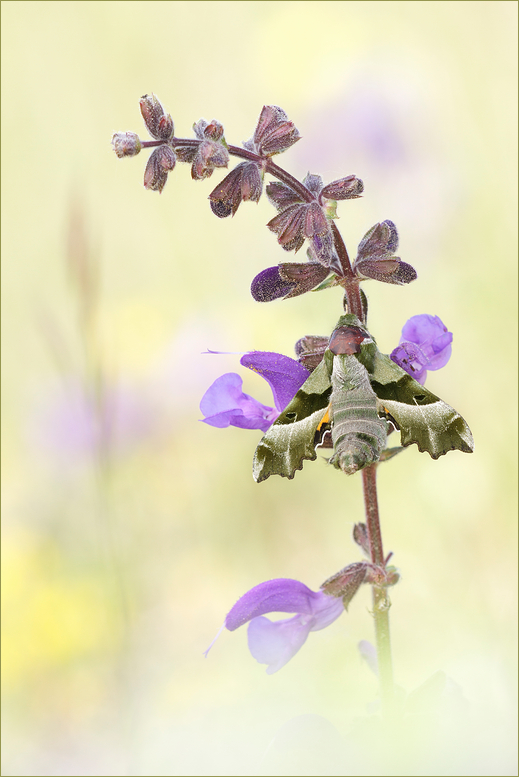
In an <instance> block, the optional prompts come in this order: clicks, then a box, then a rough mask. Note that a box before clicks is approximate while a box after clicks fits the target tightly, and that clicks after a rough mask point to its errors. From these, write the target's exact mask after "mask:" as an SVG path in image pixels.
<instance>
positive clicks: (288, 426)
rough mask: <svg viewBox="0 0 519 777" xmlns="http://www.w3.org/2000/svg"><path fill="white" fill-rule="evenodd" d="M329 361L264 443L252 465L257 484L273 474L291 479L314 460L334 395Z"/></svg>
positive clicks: (301, 390) (325, 360)
mask: <svg viewBox="0 0 519 777" xmlns="http://www.w3.org/2000/svg"><path fill="white" fill-rule="evenodd" d="M328 364H329V360H327V359H323V360H322V361H321V362H320V364H318V366H317V367H316V368H315V370H314V371H313V372H312V373H311V375H310V377H309V378H308V379H307V380H306V381H305V383H303V385H302V386H301V388H300V389H299V391H298V392H297V394H296V395H295V397H294V398H293V400H292V401H291V402H290V403H289V404H288V405H287V407H286V408H285V409H284V411H283V412H282V413H281V414H280V416H279V417H278V419H277V420H276V421H275V423H273V424H272V426H271V427H270V429H268V430H267V432H266V433H265V435H264V436H263V437H262V439H261V440H260V442H259V444H258V447H257V448H256V452H255V453H254V461H253V465H252V474H253V477H254V480H255V481H256V482H257V483H261V481H262V480H266V479H267V478H268V477H270V475H281V477H286V478H289V480H291V479H292V478H293V477H294V475H295V473H296V470H298V469H303V462H304V461H305V460H309V461H314V459H316V458H317V454H316V452H315V437H316V433H317V431H318V430H319V427H320V426H321V423H322V420H323V418H324V416H325V415H326V412H327V409H328V405H329V401H330V392H331V383H330V372H331V371H330V370H329V369H328Z"/></svg>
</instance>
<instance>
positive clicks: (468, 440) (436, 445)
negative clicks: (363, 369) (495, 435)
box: [360, 349, 474, 459]
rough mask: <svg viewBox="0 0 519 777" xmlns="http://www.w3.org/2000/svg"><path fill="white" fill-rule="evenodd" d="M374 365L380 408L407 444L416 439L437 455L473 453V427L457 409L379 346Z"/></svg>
mask: <svg viewBox="0 0 519 777" xmlns="http://www.w3.org/2000/svg"><path fill="white" fill-rule="evenodd" d="M360 358H362V353H361V354H360ZM371 365H372V366H371V369H370V372H369V378H370V381H371V385H372V387H373V390H374V392H375V394H376V395H377V397H378V400H379V411H380V412H381V413H385V414H386V415H388V416H389V417H390V419H391V420H392V421H394V422H395V425H396V426H397V428H398V429H399V430H400V436H401V444H402V445H403V446H404V447H405V446H407V445H411V444H412V443H416V445H417V446H418V449H419V450H420V451H421V452H422V453H423V452H424V451H427V453H429V454H430V456H431V457H432V458H433V459H437V458H439V456H442V455H443V454H444V453H447V452H448V451H452V450H459V451H463V452H464V453H472V451H473V450H474V440H473V438H472V434H471V431H470V429H469V427H468V425H467V423H466V422H465V420H464V419H463V418H462V417H461V416H460V415H459V413H457V412H456V410H454V409H453V408H452V407H450V405H448V404H447V403H446V402H444V401H443V400H442V399H440V398H439V397H437V396H436V395H435V394H433V393H432V392H431V391H429V390H428V389H426V388H425V387H424V386H422V385H421V384H420V383H418V382H417V381H416V380H415V379H414V378H412V377H411V376H410V375H408V373H407V372H405V370H403V369H402V368H401V367H399V366H398V365H397V364H395V363H394V362H393V361H391V359H390V358H389V356H386V355H385V354H382V353H380V351H378V349H377V351H376V353H375V358H374V359H373V360H372V361H371Z"/></svg>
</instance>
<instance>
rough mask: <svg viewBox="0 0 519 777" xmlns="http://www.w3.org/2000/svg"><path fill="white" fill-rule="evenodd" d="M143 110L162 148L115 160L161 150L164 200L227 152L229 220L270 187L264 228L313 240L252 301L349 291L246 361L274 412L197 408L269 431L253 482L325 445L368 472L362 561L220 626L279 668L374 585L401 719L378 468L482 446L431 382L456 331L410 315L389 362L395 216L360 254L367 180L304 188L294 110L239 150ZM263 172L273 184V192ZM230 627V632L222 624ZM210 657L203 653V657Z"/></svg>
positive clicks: (386, 705)
mask: <svg viewBox="0 0 519 777" xmlns="http://www.w3.org/2000/svg"><path fill="white" fill-rule="evenodd" d="M140 108H141V114H142V117H143V119H144V122H145V125H146V128H147V130H148V132H149V133H150V135H151V137H152V138H153V140H149V141H141V140H140V138H139V137H138V135H136V134H135V133H132V132H125V133H116V134H115V135H114V136H113V138H112V144H113V146H114V151H115V153H116V155H117V157H118V158H122V157H126V156H128V157H132V156H136V155H137V154H139V153H140V151H141V150H142V149H148V148H149V149H153V151H152V153H151V155H150V157H149V159H148V162H147V165H146V170H145V174H144V186H145V188H147V189H149V190H152V191H158V192H161V191H162V190H163V188H164V186H165V184H166V182H167V179H168V175H169V173H170V172H172V171H173V170H174V168H175V166H176V163H177V161H178V162H182V163H188V164H190V165H191V177H192V178H193V180H203V179H205V178H209V177H210V176H211V175H212V174H213V172H214V171H215V170H216V169H218V168H227V167H228V163H229V159H230V156H234V157H238V158H239V159H241V160H243V161H241V162H240V163H239V164H238V165H236V166H235V167H234V168H233V169H232V170H230V171H229V172H227V174H226V175H225V177H224V178H223V179H222V180H221V181H220V183H218V184H217V186H216V187H215V188H214V189H213V190H212V191H211V193H210V194H209V196H208V200H209V205H210V208H211V210H212V212H213V213H214V215H215V216H217V217H218V218H220V219H223V218H228V217H230V216H231V217H233V216H235V215H236V213H237V211H238V208H239V206H240V205H241V203H242V202H245V201H249V202H258V201H259V199H260V197H261V195H262V192H263V188H264V186H265V193H266V196H267V197H268V199H269V202H270V203H271V205H273V206H274V208H275V210H276V212H277V213H276V215H275V216H274V217H273V218H272V219H271V220H270V221H269V222H268V223H267V225H266V226H267V228H268V229H269V230H270V231H271V232H273V233H274V234H275V235H276V239H277V242H278V244H279V245H280V246H281V248H283V250H284V251H285V252H294V253H297V252H298V251H299V250H300V249H301V248H302V247H303V245H304V244H306V260H305V261H295V262H286V261H279V262H278V264H277V265H275V266H273V267H267V268H265V269H263V270H262V271H261V272H260V273H259V274H257V275H256V276H255V277H254V279H253V280H252V283H251V294H252V297H253V298H254V299H255V300H256V301H257V302H261V303H264V302H272V301H274V300H279V299H284V300H285V299H290V298H293V297H297V296H300V295H302V294H306V293H307V292H317V291H323V290H325V289H329V288H331V287H334V286H340V287H342V289H343V290H344V300H343V303H344V308H345V311H346V314H345V315H342V316H341V318H340V319H339V322H338V323H337V325H336V327H335V329H334V331H333V332H332V334H331V336H322V335H311V334H310V335H305V336H303V337H302V338H300V339H299V340H298V342H297V343H296V345H295V352H296V356H297V358H296V359H293V358H290V357H288V356H284V355H281V354H276V353H272V352H270V351H251V352H248V353H245V354H243V356H242V358H241V359H240V363H241V365H242V366H243V367H246V368H247V369H250V370H252V371H254V372H256V373H257V374H259V375H261V376H262V377H263V378H264V379H265V380H266V381H267V382H268V384H269V386H270V388H271V389H272V394H273V405H272V406H269V405H264V404H262V403H260V402H258V401H257V400H256V399H254V398H253V397H251V396H250V395H248V394H245V393H244V392H243V390H242V379H241V377H240V375H238V374H236V373H227V374H225V375H222V376H220V377H219V378H217V380H216V381H214V383H213V384H212V386H210V387H209V389H208V390H207V391H206V393H205V394H204V396H203V398H202V401H201V403H200V409H201V411H202V413H203V415H204V418H203V419H202V420H203V421H204V422H205V423H206V424H208V425H209V426H213V427H216V428H220V429H221V428H225V427H229V426H234V427H237V428H241V429H249V430H252V429H257V430H261V431H262V432H263V438H262V439H261V440H260V442H259V444H258V446H257V448H256V452H255V454H254V458H253V467H252V474H253V477H254V480H255V481H256V482H257V483H260V482H262V481H263V480H266V479H267V478H268V477H270V476H271V475H278V476H281V477H285V478H288V479H289V480H291V479H292V478H293V477H294V475H295V473H296V471H298V470H301V469H302V468H303V462H304V461H315V459H316V458H317V449H318V448H331V449H333V455H332V456H330V458H328V459H327V461H328V464H329V465H330V466H333V467H335V468H337V469H340V470H342V472H344V473H346V474H348V475H352V474H355V473H356V472H358V471H361V472H362V483H363V492H364V505H365V514H366V524H364V523H357V524H356V525H355V528H354V532H353V538H354V541H355V542H356V544H357V545H358V546H359V547H360V548H361V549H362V551H363V553H364V556H365V558H364V560H362V561H354V562H352V563H349V564H348V565H347V566H345V567H344V568H343V569H342V570H341V571H340V572H336V573H335V574H333V575H332V576H331V577H328V578H327V580H326V581H325V582H324V583H323V584H322V585H321V586H320V589H319V591H317V592H316V591H313V590H312V589H310V588H308V587H307V586H306V585H305V584H303V583H301V582H299V581H297V580H292V579H287V578H277V579H275V580H269V581H266V582H264V583H260V584H259V585H256V586H255V587H254V588H252V589H250V590H249V591H248V592H247V593H246V594H244V596H242V597H241V598H240V599H239V600H238V602H236V604H235V605H234V607H233V608H232V609H231V610H230V611H229V613H228V614H227V617H226V619H225V623H224V627H225V628H227V629H228V630H229V631H234V630H235V629H237V628H239V627H240V626H242V625H244V624H245V623H248V624H249V625H248V641H249V649H250V652H251V653H252V655H253V656H254V658H256V659H257V661H259V662H260V663H263V664H266V665H267V667H268V668H267V672H268V673H269V674H272V673H274V672H277V671H278V670H279V669H281V668H282V667H283V666H285V665H286V663H287V662H288V661H290V660H291V659H292V657H293V656H295V654H296V653H297V652H298V651H299V649H300V648H301V647H302V645H303V644H304V643H305V641H306V639H307V637H308V635H309V633H311V632H313V631H319V630H321V629H323V628H326V627H328V626H329V625H330V624H332V623H333V622H334V621H335V620H336V619H337V618H338V617H339V616H340V615H341V614H342V613H343V612H344V611H347V610H348V608H349V605H350V603H351V602H352V600H353V598H354V596H355V595H356V593H357V591H358V590H359V588H360V587H361V585H363V584H365V583H367V584H369V585H371V587H372V599H373V613H372V614H373V619H374V626H375V642H376V654H377V673H378V677H379V683H380V698H381V710H382V715H383V717H384V719H385V721H386V722H387V723H389V722H390V721H392V720H393V719H394V712H395V687H394V680H393V667H392V660H391V643H390V631H389V608H390V606H391V603H390V600H389V596H388V588H389V586H392V585H394V584H395V583H396V582H398V580H399V573H398V571H397V570H396V568H395V567H393V566H388V561H389V558H390V556H391V555H392V554H389V556H387V557H385V555H384V549H383V544H382V532H381V526H380V516H379V510H378V500H377V484H376V473H377V467H378V464H379V463H380V462H385V461H389V460H390V459H391V458H393V457H394V456H395V455H396V454H397V453H399V452H400V451H402V450H403V449H404V448H406V447H407V446H408V445H411V444H412V443H413V444H416V445H417V446H418V449H419V450H420V451H421V452H425V451H426V452H428V453H429V455H430V456H431V457H432V458H433V459H437V458H438V457H439V456H441V455H443V454H445V453H447V452H448V451H450V450H458V451H462V452H468V453H470V452H471V451H472V450H473V439H472V434H471V432H470V429H469V428H468V426H467V424H466V422H465V421H464V419H463V418H462V417H461V416H460V415H459V414H458V413H457V412H456V411H455V410H454V409H453V408H451V407H450V406H448V405H447V404H446V403H445V402H443V401H442V400H441V399H440V398H439V397H436V396H435V395H434V394H432V393H431V392H429V391H428V390H427V389H424V388H423V384H424V382H425V379H426V376H427V371H428V370H437V369H440V368H441V367H443V366H445V364H446V363H447V361H448V360H449V358H450V355H451V343H452V333H451V332H449V331H448V330H447V327H446V326H444V324H443V322H442V321H441V320H440V318H438V316H432V315H428V314H420V315H416V316H413V317H412V318H411V319H409V321H408V322H407V323H406V324H405V326H404V328H403V330H402V337H401V339H400V343H399V344H398V346H397V347H396V348H395V349H394V350H393V352H392V353H391V355H390V356H389V355H386V354H381V353H380V352H379V350H378V348H377V345H376V341H375V339H374V338H373V337H372V335H371V334H370V333H369V331H368V329H367V322H366V318H367V300H366V296H365V294H364V292H362V293H361V290H360V283H361V282H363V281H365V280H371V281H379V282H383V283H390V284H394V285H399V286H403V285H406V284H408V283H410V282H411V281H414V280H415V279H416V277H417V273H416V270H415V269H414V268H413V267H412V266H411V265H410V264H407V263H406V262H404V261H402V259H401V258H400V257H399V256H395V252H396V250H397V248H398V231H397V228H396V226H395V224H394V223H393V222H392V221H390V220H389V219H386V220H384V221H381V222H378V223H377V224H375V225H373V226H372V227H371V228H370V229H369V230H368V231H367V232H366V233H365V235H364V237H363V238H362V239H361V241H360V243H359V244H358V247H357V254H356V257H355V259H354V260H353V261H352V260H350V256H349V254H348V251H347V249H346V246H345V244H344V240H343V238H342V236H341V234H340V232H339V229H338V228H337V225H336V223H335V219H336V218H337V214H336V209H337V202H338V201H340V200H351V199H356V198H358V197H360V196H361V195H362V192H363V190H364V184H363V182H362V181H361V180H360V179H359V178H357V177H356V176H355V175H346V176H343V177H341V178H338V179H337V180H334V181H331V182H329V183H324V182H323V180H322V178H321V176H319V175H316V174H312V173H310V172H309V173H308V174H307V175H306V177H305V178H304V179H303V180H302V181H299V180H297V179H296V178H295V177H294V176H292V175H291V174H290V173H288V172H287V171H286V170H285V169H284V168H282V167H280V166H279V165H278V164H276V163H275V162H274V161H273V159H272V157H273V156H275V155H278V154H280V153H282V152H284V151H286V150H287V149H288V148H290V147H291V146H292V145H294V143H296V142H297V141H299V140H300V137H301V136H300V134H299V131H298V129H297V127H295V125H294V123H293V122H292V121H290V120H289V118H288V116H287V115H286V113H285V112H284V111H283V110H282V109H281V108H279V107H277V106H275V105H265V106H263V108H262V110H261V113H260V116H259V119H258V121H257V124H256V127H255V129H254V132H253V134H252V136H251V138H250V139H249V140H247V141H245V142H244V143H243V147H239V146H233V145H229V144H228V143H227V141H226V140H225V137H224V128H223V125H222V124H221V123H220V122H218V121H216V120H215V119H213V120H212V121H211V122H207V121H206V120H205V119H199V121H198V122H196V123H195V124H194V125H193V131H194V134H195V138H189V139H188V138H178V137H175V135H174V123H173V119H172V117H171V115H170V114H167V113H166V112H165V110H164V108H163V107H162V105H161V103H160V102H159V100H158V99H157V97H156V96H155V95H153V94H151V95H144V96H143V97H142V98H141V100H140ZM266 174H268V175H270V176H272V177H273V178H275V179H277V180H276V181H269V182H268V183H266V184H264V179H265V176H266ZM394 430H398V431H399V432H400V435H401V440H400V443H401V444H400V446H399V447H393V448H387V447H386V445H387V437H388V435H389V434H390V433H391V432H392V431H394ZM271 612H278V613H279V612H283V613H289V614H291V615H292V617H291V618H288V619H284V620H279V621H275V622H272V621H270V620H269V619H268V618H266V617H265V615H266V614H268V613H271ZM222 628H223V627H222ZM206 653H207V651H206Z"/></svg>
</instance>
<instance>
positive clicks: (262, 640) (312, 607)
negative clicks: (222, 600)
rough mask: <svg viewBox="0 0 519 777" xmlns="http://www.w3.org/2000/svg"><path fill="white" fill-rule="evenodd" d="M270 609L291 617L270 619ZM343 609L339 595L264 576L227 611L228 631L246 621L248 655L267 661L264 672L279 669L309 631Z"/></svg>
mask: <svg viewBox="0 0 519 777" xmlns="http://www.w3.org/2000/svg"><path fill="white" fill-rule="evenodd" d="M270 612H289V613H294V617H292V618H285V619H283V620H279V621H275V622H273V621H271V620H269V619H268V618H265V617H263V616H264V615H265V613H270ZM343 612H344V605H343V603H342V599H340V598H336V597H334V596H329V595H328V594H325V593H323V591H317V592H315V591H312V590H310V588H308V587H307V586H306V585H304V583H300V582H299V581H298V580H290V579H288V578H278V579H276V580H268V581H267V582H265V583H260V584H259V585H257V586H255V587H254V588H251V590H250V591H247V593H246V594H244V595H243V596H242V597H241V599H238V601H237V602H236V604H235V605H234V607H233V608H232V609H231V610H230V611H229V612H228V613H227V616H226V618H225V624H224V625H225V628H226V629H228V630H229V631H234V630H235V629H237V628H239V627H240V626H243V624H244V623H248V622H249V621H250V623H249V629H248V635H247V636H248V643H249V650H250V652H251V654H252V656H253V657H254V658H255V659H256V661H258V662H259V663H260V664H267V665H268V666H267V674H274V672H277V671H278V670H279V669H281V668H282V667H283V666H285V664H287V663H288V661H290V659H291V658H292V657H293V656H295V654H296V653H297V652H298V650H299V649H300V648H301V647H302V646H303V645H304V643H305V642H306V638H307V637H308V635H309V633H310V632H311V631H319V630H320V629H324V628H326V626H329V625H330V624H331V623H333V621H334V620H336V619H337V618H338V617H339V615H341V613H343Z"/></svg>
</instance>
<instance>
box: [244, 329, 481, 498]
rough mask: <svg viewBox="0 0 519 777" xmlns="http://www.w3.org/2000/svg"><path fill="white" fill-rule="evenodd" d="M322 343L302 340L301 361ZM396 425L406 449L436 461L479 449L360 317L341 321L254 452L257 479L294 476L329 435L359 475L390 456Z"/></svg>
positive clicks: (342, 462) (336, 455) (341, 462)
mask: <svg viewBox="0 0 519 777" xmlns="http://www.w3.org/2000/svg"><path fill="white" fill-rule="evenodd" d="M320 341H321V338H315V337H314V338H312V337H309V338H304V339H303V340H302V341H300V344H299V351H300V359H301V353H302V352H304V350H305V348H307V349H308V351H311V350H312V349H316V348H318V347H319V344H320ZM312 358H313V359H314V360H315V356H313V357H311V356H310V355H309V356H308V362H307V363H308V366H309V365H310V363H311V359H312ZM301 360H302V361H303V362H304V358H303V359H301ZM312 366H313V363H312ZM391 425H392V426H393V427H394V428H395V429H397V430H399V431H400V436H401V445H402V446H403V447H406V446H408V445H411V444H413V443H414V444H416V445H417V446H418V449H419V451H420V452H422V453H423V452H424V451H427V453H429V454H430V456H431V457H432V458H433V459H437V458H439V457H440V456H442V455H443V454H445V453H447V452H448V451H450V450H459V451H463V452H464V453H471V452H472V451H473V449H474V441H473V439H472V434H471V431H470V429H469V427H468V425H467V424H466V422H465V421H464V419H463V418H462V417H461V416H460V415H459V414H458V413H457V412H456V411H455V410H454V409H453V408H452V407H450V406H449V405H447V404H446V403H445V402H444V401H443V400H442V399H440V398H439V397H437V396H436V395H435V394H433V393H432V392H431V391H429V390H428V389H426V388H424V386H422V385H421V384H420V383H418V382H417V381H416V380H414V378H412V377H411V376H410V375H409V374H408V373H407V372H405V370H403V369H402V368H401V367H399V366H398V365H397V364H395V363H394V362H393V361H391V359H390V358H389V356H386V355H385V354H382V353H381V352H380V351H379V350H378V348H377V345H376V342H375V340H374V339H373V337H372V336H371V335H370V334H369V332H368V331H367V329H366V328H365V327H364V326H362V324H361V322H360V321H359V319H358V318H357V317H356V316H354V315H351V314H347V315H344V316H341V318H340V319H339V321H338V323H337V326H336V327H335V329H334V331H333V333H332V335H331V337H330V339H329V341H328V345H327V347H326V349H325V351H324V355H323V357H322V359H321V361H320V362H319V363H318V364H317V366H316V367H315V369H314V371H313V372H312V373H311V375H310V376H309V377H308V379H307V380H306V382H305V383H304V384H303V385H302V386H301V388H300V389H299V391H298V392H297V394H296V395H295V396H294V398H293V399H292V401H291V402H290V403H289V404H288V406H287V407H286V408H285V410H284V411H283V412H282V413H281V415H280V416H279V417H278V418H277V420H276V421H275V423H274V424H272V426H271V427H270V429H268V431H267V432H266V433H265V435H264V437H263V438H262V439H261V441H260V443H259V445H258V447H257V448H256V452H255V454H254V462H253V475H254V480H255V481H256V482H258V483H260V482H261V481H262V480H266V479H267V478H268V477H270V475H281V477H286V478H289V479H292V478H293V477H294V475H295V473H296V470H299V469H302V468H303V462H304V461H305V460H308V461H314V460H315V459H316V458H317V453H316V447H318V446H319V445H320V444H321V442H322V440H323V437H324V436H325V434H327V433H328V431H330V430H331V437H332V442H333V449H334V452H333V455H332V457H331V458H330V460H329V461H330V463H331V464H332V465H333V466H335V467H337V468H339V469H342V470H343V471H344V472H346V473H347V474H353V473H354V472H357V471H359V470H361V469H362V468H363V467H365V466H367V465H368V464H373V463H375V462H376V461H379V460H380V458H381V457H382V458H384V457H385V456H384V448H385V444H386V438H387V433H388V431H389V430H390V429H391V428H392V426H391Z"/></svg>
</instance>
